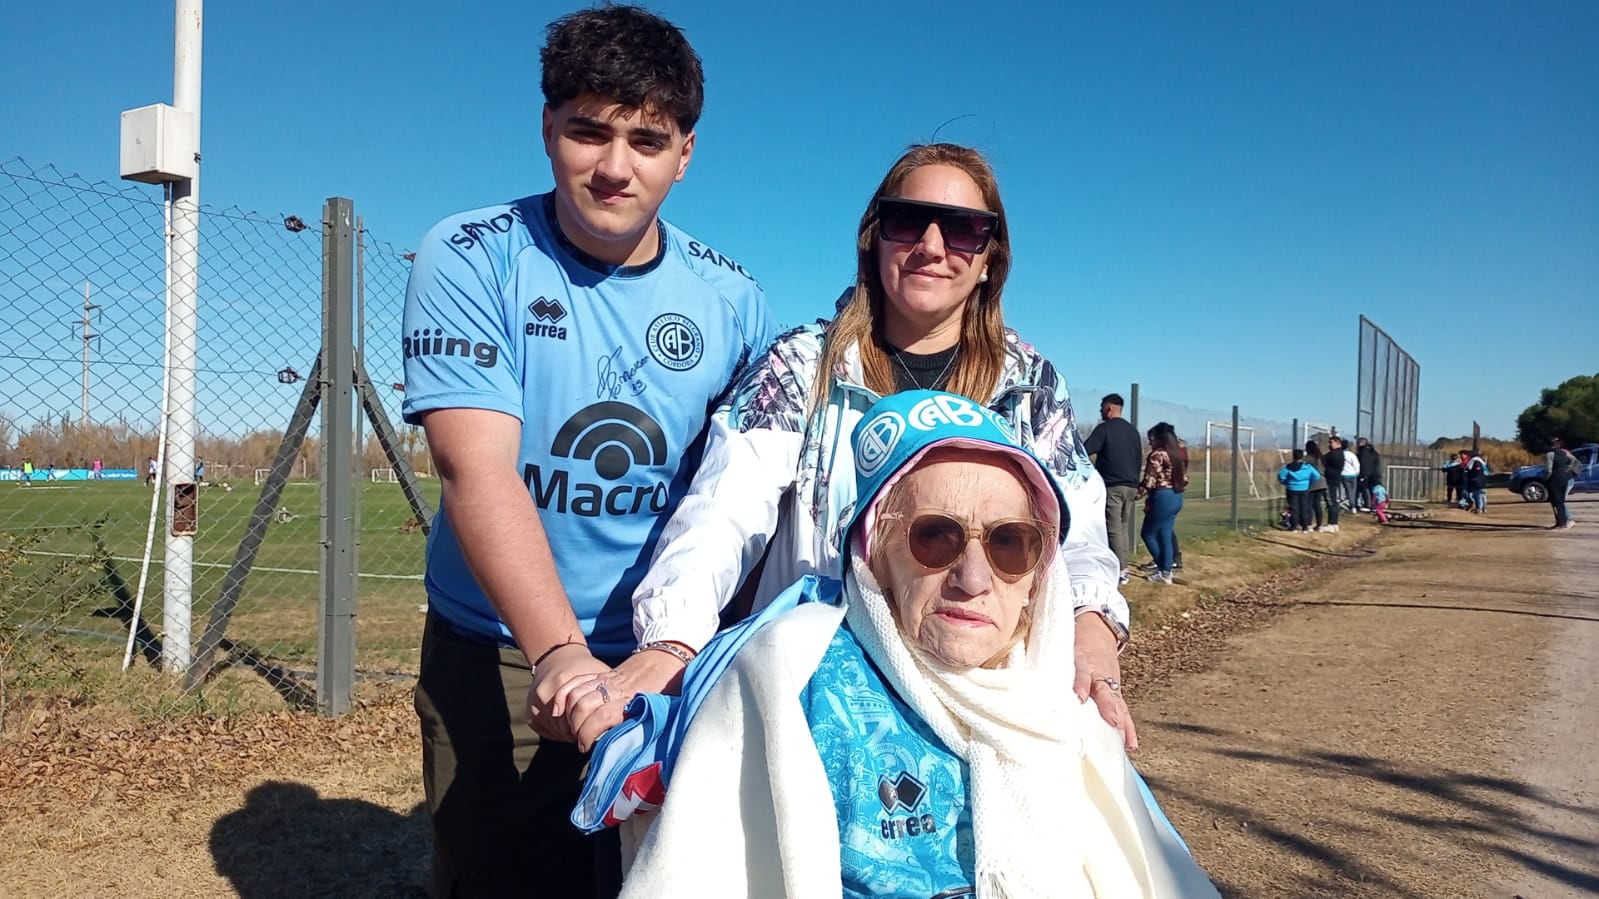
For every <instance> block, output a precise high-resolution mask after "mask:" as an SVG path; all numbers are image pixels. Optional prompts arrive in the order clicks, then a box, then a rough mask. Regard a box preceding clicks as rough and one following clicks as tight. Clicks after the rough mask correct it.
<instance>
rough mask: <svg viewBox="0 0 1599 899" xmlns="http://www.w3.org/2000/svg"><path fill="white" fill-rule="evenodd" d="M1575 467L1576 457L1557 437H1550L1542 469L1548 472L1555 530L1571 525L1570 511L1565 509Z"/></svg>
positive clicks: (1550, 505)
mask: <svg viewBox="0 0 1599 899" xmlns="http://www.w3.org/2000/svg"><path fill="white" fill-rule="evenodd" d="M1576 467H1577V457H1576V456H1573V455H1572V454H1571V452H1570V451H1569V450H1567V449H1566V448H1565V445H1564V444H1563V443H1562V442H1561V440H1560V438H1559V437H1554V438H1551V439H1550V441H1549V452H1547V453H1544V456H1543V469H1544V471H1547V472H1549V507H1550V508H1552V509H1554V512H1555V524H1554V527H1555V529H1556V530H1563V529H1565V528H1569V527H1571V526H1572V521H1571V513H1570V512H1568V511H1566V495H1567V494H1568V493H1569V492H1570V490H1571V483H1572V480H1573V478H1572V475H1574V474H1575V473H1576Z"/></svg>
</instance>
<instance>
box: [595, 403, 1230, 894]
mask: <svg viewBox="0 0 1599 899" xmlns="http://www.w3.org/2000/svg"><path fill="white" fill-rule="evenodd" d="M852 442H853V448H854V456H853V467H854V474H855V480H856V484H857V495H858V497H859V502H858V503H857V504H856V505H855V506H854V507H853V508H852V509H851V510H850V511H849V514H848V515H847V516H846V517H845V520H844V530H843V532H842V533H843V535H844V538H843V540H842V542H841V545H842V546H843V552H844V555H845V558H846V573H845V580H844V582H843V583H842V584H840V583H838V582H836V581H826V582H821V587H820V588H817V589H811V588H815V587H816V584H817V583H818V582H817V581H816V580H815V579H814V578H807V579H806V581H805V584H807V585H808V587H807V588H808V589H809V590H810V592H811V593H812V594H814V596H813V597H812V598H814V599H816V600H819V601H813V602H807V603H803V604H799V605H797V606H796V607H794V608H792V609H791V610H789V611H787V612H785V613H784V614H782V615H781V616H780V617H777V618H776V619H775V620H774V621H772V622H770V623H769V624H767V625H766V626H765V627H764V629H762V630H760V631H759V632H758V633H756V634H754V635H753V636H750V637H749V638H748V642H746V643H744V644H743V646H742V648H741V649H739V650H738V651H737V654H736V656H735V657H734V658H733V660H732V661H731V663H730V665H728V666H727V667H726V668H725V670H724V671H723V672H722V673H721V675H720V677H718V678H717V679H716V680H715V681H714V684H713V685H712V686H711V687H710V689H709V691H708V693H707V694H706V695H705V696H704V697H703V700H702V701H696V703H695V705H696V706H697V712H694V713H692V714H693V717H692V720H691V721H689V722H688V723H687V724H686V736H685V737H683V739H682V741H681V743H680V744H679V748H678V749H677V751H676V753H675V759H673V760H672V763H673V767H672V769H671V777H670V786H669V789H668V790H667V792H666V797H665V801H664V803H663V804H662V805H661V811H660V814H659V817H658V820H657V821H656V822H655V823H654V826H653V828H651V830H650V831H649V832H648V834H647V835H646V836H645V837H644V839H643V842H642V845H640V846H639V849H638V854H637V858H636V862H635V864H634V865H633V867H632V869H631V870H630V872H629V874H628V876H627V880H626V882H625V884H624V892H623V895H624V896H632V897H645V896H650V897H654V896H695V897H705V896H711V897H722V896H726V897H733V896H759V897H779V896H792V897H812V896H830V895H832V896H836V895H839V894H840V893H841V892H842V895H844V896H849V897H864V896H926V897H935V896H936V897H945V899H949V897H959V896H976V897H979V899H989V897H1045V896H1048V897H1070V896H1102V897H1122V896H1211V895H1215V891H1214V889H1213V888H1212V887H1211V886H1210V883H1209V881H1208V880H1207V879H1206V878H1205V876H1204V874H1203V873H1202V872H1201V871H1200V870H1199V868H1198V867H1197V865H1195V864H1194V862H1193V861H1192V859H1191V858H1190V857H1189V856H1188V854H1187V852H1186V850H1185V849H1184V848H1183V846H1182V844H1181V842H1180V841H1179V840H1178V839H1177V837H1176V834H1175V833H1174V832H1172V831H1171V830H1170V827H1169V825H1167V824H1165V823H1164V819H1163V818H1162V817H1161V816H1159V814H1158V810H1152V806H1151V805H1149V804H1146V800H1145V799H1144V797H1143V796H1142V795H1141V794H1140V792H1139V787H1138V781H1137V777H1136V774H1135V773H1134V772H1133V771H1132V768H1131V766H1130V765H1129V764H1128V763H1127V758H1126V755H1125V752H1124V750H1123V747H1122V742H1121V739H1120V735H1119V734H1118V732H1117V731H1116V730H1115V729H1114V728H1112V727H1111V726H1110V725H1108V724H1107V723H1105V722H1104V721H1102V720H1101V719H1100V717H1099V716H1098V715H1097V714H1096V713H1095V711H1094V708H1093V706H1092V705H1091V704H1085V703H1082V702H1080V701H1079V700H1078V699H1077V697H1076V696H1074V694H1073V693H1072V692H1070V691H1067V690H1063V689H1061V685H1062V684H1065V683H1069V682H1070V680H1071V677H1072V673H1073V672H1072V667H1073V663H1072V653H1071V652H1070V651H1069V647H1070V646H1071V643H1072V629H1073V615H1072V607H1071V604H1070V599H1069V597H1070V593H1069V587H1068V585H1067V583H1066V577H1065V576H1064V573H1063V572H1062V571H1061V569H1060V567H1059V566H1052V565H1051V564H1050V561H1051V559H1052V557H1053V556H1054V554H1055V553H1056V551H1057V547H1058V545H1059V544H1060V542H1061V541H1062V539H1063V538H1064V536H1065V534H1066V533H1067V531H1068V524H1071V525H1072V526H1075V525H1076V522H1068V514H1067V511H1066V510H1067V506H1066V503H1065V501H1064V500H1063V498H1062V496H1061V492H1060V487H1059V485H1058V483H1057V481H1056V479H1055V477H1054V476H1053V475H1052V474H1051V473H1050V471H1049V470H1048V468H1047V467H1045V466H1044V464H1043V463H1041V462H1040V461H1039V460H1038V459H1037V458H1036V457H1035V456H1033V455H1032V454H1031V453H1030V452H1028V451H1027V450H1026V449H1024V448H1023V447H1022V446H1021V444H1020V443H1019V442H1018V441H1017V440H1016V438H1015V436H1014V433H1013V432H1012V431H1011V430H1010V428H1009V426H1008V424H1007V423H1005V422H1004V421H1003V420H1001V419H1000V418H998V417H997V416H995V415H994V414H993V413H991V412H990V411H988V410H987V409H984V408H983V407H981V406H979V405H977V404H976V403H973V402H971V401H970V400H967V399H965V398H963V397H959V396H954V395H951V394H947V393H939V392H933V391H910V392H906V393H900V394H897V395H894V396H891V397H888V398H886V399H884V400H882V401H880V402H879V403H877V404H876V405H875V406H873V407H872V408H871V409H870V410H869V411H868V412H867V414H866V416H865V417H864V418H863V419H862V421H861V423H860V424H859V425H857V426H856V428H855V429H854V435H853V441H852ZM715 645H716V644H714V643H713V644H712V648H714V647H715ZM711 651H712V649H708V650H707V652H708V653H710V652H711ZM696 673H697V672H696V670H695V669H694V668H691V669H690V672H689V678H690V680H693V679H694V677H695V675H696ZM1106 686H1107V688H1108V689H1111V690H1116V689H1119V685H1118V684H1116V683H1115V682H1114V681H1113V680H1112V681H1110V682H1109V683H1108V684H1107V685H1106ZM606 750H607V747H606V746H605V744H604V742H603V741H602V745H601V747H600V750H599V751H598V754H597V763H598V764H603V763H604V756H605V754H606ZM655 798H656V799H659V796H656V797H655Z"/></svg>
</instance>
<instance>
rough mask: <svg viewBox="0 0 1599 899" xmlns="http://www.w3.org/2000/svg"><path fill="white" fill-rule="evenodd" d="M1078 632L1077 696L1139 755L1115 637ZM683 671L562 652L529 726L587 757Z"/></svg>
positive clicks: (1082, 625) (1090, 625)
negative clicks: (641, 697) (644, 699)
mask: <svg viewBox="0 0 1599 899" xmlns="http://www.w3.org/2000/svg"><path fill="white" fill-rule="evenodd" d="M1078 625H1079V626H1078V628H1077V634H1076V641H1075V642H1076V646H1075V656H1076V658H1075V660H1074V661H1075V663H1076V664H1075V668H1076V678H1075V680H1074V683H1073V685H1072V687H1073V692H1074V693H1076V694H1077V698H1078V700H1079V701H1080V702H1087V701H1089V700H1090V699H1091V700H1093V702H1094V705H1095V706H1096V707H1097V708H1098V709H1099V714H1100V717H1102V718H1104V719H1105V722H1106V723H1107V724H1109V725H1110V726H1111V727H1114V728H1116V730H1117V731H1119V732H1120V733H1121V735H1122V741H1123V743H1124V745H1126V747H1127V748H1128V749H1137V748H1138V731H1137V729H1136V727H1135V726H1134V724H1133V715H1132V711H1131V710H1130V709H1129V708H1128V707H1127V702H1126V700H1125V699H1124V698H1123V697H1122V694H1121V685H1120V681H1119V678H1120V675H1121V666H1120V665H1119V664H1118V663H1117V658H1116V637H1115V635H1114V633H1112V632H1111V630H1110V628H1109V627H1108V626H1107V625H1106V624H1105V622H1104V620H1103V619H1102V618H1101V617H1100V616H1099V615H1097V614H1087V615H1084V616H1082V617H1081V618H1079V619H1078ZM683 668H684V665H683V662H682V660H681V659H679V658H677V657H676V656H674V655H672V654H671V653H667V652H659V651H654V650H649V651H645V652H639V653H634V654H633V655H631V656H628V658H627V660H626V661H624V662H622V664H620V665H617V666H616V667H615V668H612V667H611V666H609V665H607V664H605V663H604V662H602V661H600V660H599V659H596V658H595V657H594V656H593V655H592V654H591V653H590V652H589V651H588V647H587V646H584V645H583V644H580V643H573V644H570V645H567V646H559V647H556V648H555V649H553V650H550V651H549V652H547V653H546V654H545V655H544V658H543V659H541V660H540V662H539V664H538V665H537V666H535V668H534V670H533V685H532V686H531V687H530V688H529V689H528V694H527V710H528V723H529V724H530V725H532V727H533V730H534V731H536V732H537V733H538V735H539V736H540V737H541V738H543V739H546V740H555V741H557V742H562V743H576V744H577V748H578V749H579V750H580V751H582V752H588V751H589V750H590V749H592V748H593V747H594V742H595V741H596V740H598V739H599V738H600V735H602V734H604V733H605V732H606V731H607V730H610V729H611V728H613V727H615V726H616V725H618V724H621V723H622V718H623V712H624V710H625V709H626V708H627V704H628V703H629V702H631V701H632V700H633V697H634V696H636V695H638V694H639V693H676V692H677V691H678V690H679V689H681V687H682V680H683Z"/></svg>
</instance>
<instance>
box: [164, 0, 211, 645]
mask: <svg viewBox="0 0 1599 899" xmlns="http://www.w3.org/2000/svg"><path fill="white" fill-rule="evenodd" d="M176 2H177V7H176V14H175V16H174V25H173V34H172V36H173V41H172V105H173V106H175V107H176V108H178V109H181V110H184V111H187V112H190V113H193V115H194V147H195V158H196V161H198V159H199V156H200V45H201V37H202V34H203V28H202V22H203V17H202V6H203V0H176ZM198 171H199V170H198V168H196V174H195V177H193V178H190V179H188V180H184V181H175V182H173V184H172V257H171V263H170V265H171V268H172V271H171V284H172V291H171V293H170V295H169V296H168V299H167V302H168V303H169V311H170V313H171V316H170V327H171V329H172V330H171V335H170V336H169V338H168V340H169V345H170V346H171V360H170V365H171V372H172V380H171V397H170V399H169V409H170V416H169V417H168V419H167V464H166V472H165V475H166V481H167V484H168V485H169V488H170V489H169V490H168V491H167V525H168V527H167V534H166V568H165V580H164V581H163V588H164V589H163V598H164V602H163V604H162V610H161V623H162V627H163V629H164V630H165V637H164V639H163V640H162V641H161V646H162V660H163V662H164V664H165V668H166V670H167V671H168V672H170V673H171V674H173V675H175V676H182V674H183V672H184V671H186V670H188V667H189V662H190V614H191V611H192V608H193V598H194V569H193V565H194V527H193V522H194V519H193V518H189V521H188V522H187V525H188V526H184V525H185V522H184V520H183V519H184V517H185V516H184V515H183V514H182V510H181V509H180V508H179V503H180V502H194V501H196V499H197V497H198V494H196V493H195V487H194V486H193V484H194V437H195V430H196V428H195V356H196V351H197V348H198V344H199V340H198V336H199V299H198V298H199V284H200V176H199V174H198ZM180 488H181V489H180ZM190 511H193V510H190Z"/></svg>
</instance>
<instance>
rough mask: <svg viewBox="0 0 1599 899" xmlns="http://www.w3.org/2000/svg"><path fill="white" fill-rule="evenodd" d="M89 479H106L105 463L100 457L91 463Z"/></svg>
mask: <svg viewBox="0 0 1599 899" xmlns="http://www.w3.org/2000/svg"><path fill="white" fill-rule="evenodd" d="M89 479H90V480H94V481H99V480H104V479H105V465H104V464H102V463H101V462H100V460H99V459H96V460H94V461H93V462H91V463H89Z"/></svg>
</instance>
